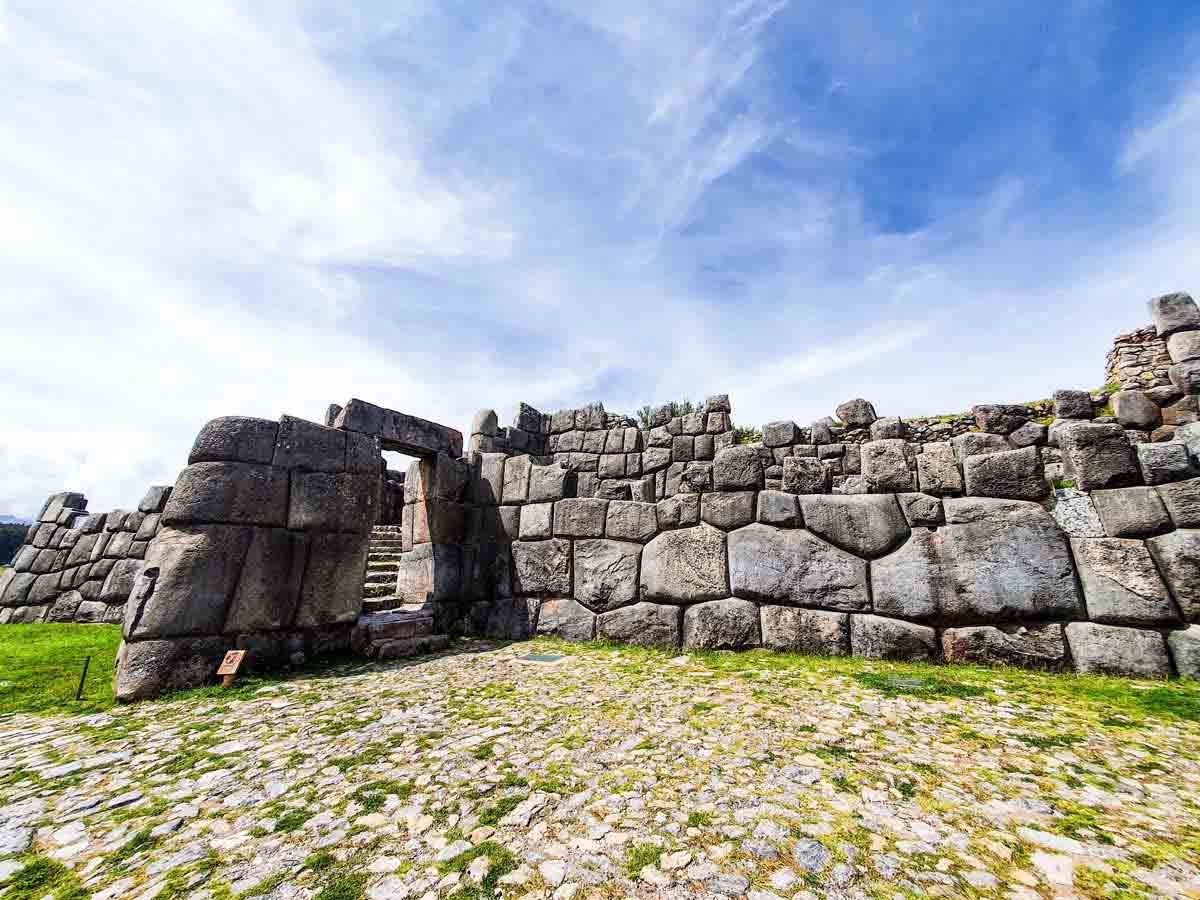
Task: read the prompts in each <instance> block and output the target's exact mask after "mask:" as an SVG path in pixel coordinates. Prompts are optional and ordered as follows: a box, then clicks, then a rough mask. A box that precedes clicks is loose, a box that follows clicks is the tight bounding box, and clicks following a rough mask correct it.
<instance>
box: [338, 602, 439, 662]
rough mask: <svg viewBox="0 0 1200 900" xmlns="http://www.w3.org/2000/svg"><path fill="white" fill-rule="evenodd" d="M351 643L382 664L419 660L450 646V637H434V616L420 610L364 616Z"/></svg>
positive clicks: (360, 619) (355, 627) (355, 630)
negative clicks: (415, 657) (390, 660)
mask: <svg viewBox="0 0 1200 900" xmlns="http://www.w3.org/2000/svg"><path fill="white" fill-rule="evenodd" d="M350 641H351V645H352V646H353V647H354V650H355V652H357V653H361V654H362V655H364V656H369V657H371V658H372V659H379V660H386V659H400V658H402V657H405V656H419V655H420V654H422V653H433V652H434V651H436V650H445V649H446V648H447V647H448V646H450V638H449V636H447V635H444V634H434V633H433V613H432V612H429V611H426V610H421V609H418V610H408V609H394V610H387V611H383V612H371V613H365V614H364V615H362V616H360V617H359V619H358V621H357V622H356V623H355V625H354V632H353V634H352V635H351V638H350Z"/></svg>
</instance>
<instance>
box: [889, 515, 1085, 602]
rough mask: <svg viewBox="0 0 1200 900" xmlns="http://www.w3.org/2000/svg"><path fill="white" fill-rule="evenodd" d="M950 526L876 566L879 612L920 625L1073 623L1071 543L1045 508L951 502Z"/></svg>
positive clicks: (916, 538)
mask: <svg viewBox="0 0 1200 900" xmlns="http://www.w3.org/2000/svg"><path fill="white" fill-rule="evenodd" d="M944 502H945V508H946V521H947V523H948V524H947V525H946V526H945V527H943V528H940V529H938V530H937V531H927V530H924V529H919V528H918V529H914V530H913V534H912V537H911V538H910V539H909V541H908V543H906V544H905V545H904V546H903V547H901V548H900V549H899V550H897V551H896V552H895V553H892V554H890V555H889V556H885V557H883V558H882V559H879V560H876V561H875V562H874V563H872V565H871V581H872V588H873V595H874V598H875V611H876V612H880V613H883V614H885V615H892V616H897V617H902V618H907V619H916V620H921V621H930V620H936V621H942V622H946V623H964V624H965V623H973V622H1003V621H1011V620H1017V619H1046V618H1069V617H1072V616H1076V615H1079V613H1080V611H1081V610H1080V603H1079V597H1078V594H1077V592H1076V588H1075V578H1074V572H1073V569H1072V565H1071V557H1070V554H1069V553H1068V550H1067V546H1066V542H1065V540H1064V538H1063V536H1062V534H1061V532H1059V530H1058V528H1057V526H1056V525H1055V523H1054V520H1053V518H1051V516H1050V515H1049V514H1048V513H1047V512H1046V511H1045V510H1044V509H1042V508H1041V507H1040V506H1038V505H1037V504H1034V503H1029V502H1024V501H1019V500H991V499H981V498H964V499H948V500H946V501H944Z"/></svg>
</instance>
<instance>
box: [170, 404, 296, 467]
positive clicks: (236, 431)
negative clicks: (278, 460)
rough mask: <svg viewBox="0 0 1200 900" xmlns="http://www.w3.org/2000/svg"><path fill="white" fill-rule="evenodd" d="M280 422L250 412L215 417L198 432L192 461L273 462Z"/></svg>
mask: <svg viewBox="0 0 1200 900" xmlns="http://www.w3.org/2000/svg"><path fill="white" fill-rule="evenodd" d="M278 437H279V423H277V422H272V421H270V420H268V419H253V418H250V417H248V416H222V417H220V418H218V419H212V420H211V421H209V422H208V423H207V424H205V426H204V427H203V428H201V429H200V433H199V434H198V435H196V441H195V443H193V444H192V452H191V453H190V454H189V455H188V464H189V465H190V464H192V463H199V462H245V463H270V462H271V459H272V458H273V457H274V456H275V441H276V439H277V438H278Z"/></svg>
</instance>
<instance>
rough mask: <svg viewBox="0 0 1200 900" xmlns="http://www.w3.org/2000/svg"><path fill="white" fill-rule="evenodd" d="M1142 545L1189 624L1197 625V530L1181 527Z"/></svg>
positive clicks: (1199, 613)
mask: <svg viewBox="0 0 1200 900" xmlns="http://www.w3.org/2000/svg"><path fill="white" fill-rule="evenodd" d="M1146 546H1147V547H1148V548H1149V550H1150V554H1151V555H1152V556H1153V557H1154V561H1155V562H1156V563H1158V569H1159V571H1160V572H1161V573H1162V576H1163V579H1164V580H1165V581H1166V583H1167V588H1168V589H1169V590H1170V591H1171V596H1172V597H1174V598H1175V602H1176V603H1177V604H1179V608H1180V609H1181V610H1182V611H1183V616H1184V618H1185V619H1187V620H1188V621H1189V622H1200V530H1196V529H1192V528H1181V529H1180V530H1178V531H1172V532H1171V533H1170V534H1164V535H1162V536H1161V537H1155V538H1150V540H1148V541H1146Z"/></svg>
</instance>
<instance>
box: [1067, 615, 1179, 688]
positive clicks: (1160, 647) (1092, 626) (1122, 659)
mask: <svg viewBox="0 0 1200 900" xmlns="http://www.w3.org/2000/svg"><path fill="white" fill-rule="evenodd" d="M1064 630H1065V631H1066V635H1067V643H1068V644H1069V645H1070V647H1071V658H1072V659H1073V660H1074V661H1075V669H1076V671H1078V672H1083V673H1085V674H1092V673H1097V674H1102V675H1131V676H1134V677H1138V678H1166V677H1167V676H1169V675H1170V674H1171V661H1170V659H1169V657H1168V656H1167V645H1166V641H1165V640H1164V639H1163V636H1162V635H1161V634H1159V633H1158V632H1157V631H1147V630H1143V629H1139V628H1122V627H1119V626H1117V625H1100V624H1097V623H1095V622H1071V623H1070V624H1068V625H1067V626H1066V628H1065V629H1064Z"/></svg>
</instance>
